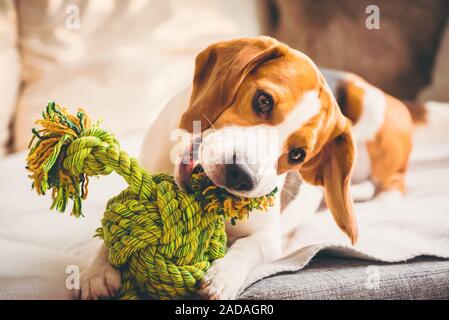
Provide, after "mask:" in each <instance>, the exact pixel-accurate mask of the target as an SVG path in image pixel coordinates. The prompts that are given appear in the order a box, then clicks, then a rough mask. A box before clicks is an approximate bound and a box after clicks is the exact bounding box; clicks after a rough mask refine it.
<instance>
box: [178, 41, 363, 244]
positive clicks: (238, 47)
mask: <svg viewBox="0 0 449 320" xmlns="http://www.w3.org/2000/svg"><path fill="white" fill-rule="evenodd" d="M180 128H182V129H185V130H187V131H188V132H191V133H192V132H194V131H195V129H196V128H197V130H196V131H200V132H202V134H203V135H202V140H201V142H199V140H198V141H197V142H198V143H194V144H193V145H196V146H197V147H198V149H197V148H196V147H192V146H190V147H189V148H190V150H189V151H191V150H192V149H194V150H198V153H197V154H198V155H199V157H200V163H201V164H202V166H203V168H204V170H205V172H206V174H207V175H208V176H209V177H210V178H211V179H212V180H213V181H214V183H216V184H217V185H220V186H222V187H225V188H226V189H227V190H229V191H230V192H232V193H234V194H237V195H242V196H248V197H256V196H260V195H263V194H266V193H268V192H269V191H271V190H273V189H274V188H275V186H276V184H277V176H278V175H281V174H283V173H286V172H288V171H298V172H299V173H300V175H301V177H302V178H303V179H304V180H305V181H306V182H309V183H311V184H314V185H320V186H323V187H324V190H325V195H326V201H327V204H328V206H329V208H330V210H331V211H332V214H333V216H334V218H335V220H336V222H337V224H338V225H339V226H340V228H341V229H342V230H343V231H344V232H345V233H346V234H347V235H348V236H349V238H350V239H351V240H352V242H355V241H356V239H357V225H356V222H355V218H354V215H353V211H352V199H351V195H350V193H349V182H350V176H351V171H352V165H353V161H354V143H353V138H352V134H351V128H350V121H349V120H348V119H346V118H345V117H344V116H343V115H342V113H341V112H340V109H339V107H338V105H337V103H336V101H335V99H334V97H333V95H332V93H331V91H330V89H329V87H328V86H327V84H326V81H325V79H324V77H323V76H322V75H321V73H320V72H319V70H318V68H317V67H316V65H315V64H314V63H313V62H312V61H311V60H310V59H309V58H308V57H307V56H306V55H304V54H302V53H300V52H298V51H296V50H293V49H291V48H289V47H288V46H286V45H284V44H282V43H280V42H278V41H276V40H275V39H273V38H270V37H257V38H244V39H237V40H232V41H226V42H219V43H216V44H213V45H211V46H209V47H208V48H206V49H205V50H204V51H202V52H201V53H200V54H199V55H198V56H197V58H196V68H195V75H194V79H193V89H192V94H191V98H190V105H189V108H188V110H187V111H186V112H185V113H184V114H183V116H182V119H181V122H180ZM190 158H191V157H190ZM190 173H191V165H189V162H188V161H187V162H185V161H184V162H183V161H180V162H179V163H178V164H177V167H176V172H175V176H176V177H177V180H178V183H180V184H181V185H183V186H184V187H185V186H186V184H188V176H189V174H190Z"/></svg>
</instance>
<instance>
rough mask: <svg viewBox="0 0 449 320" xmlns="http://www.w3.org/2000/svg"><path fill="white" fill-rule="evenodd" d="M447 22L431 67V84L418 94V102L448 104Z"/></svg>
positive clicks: (448, 45) (448, 48)
mask: <svg viewBox="0 0 449 320" xmlns="http://www.w3.org/2000/svg"><path fill="white" fill-rule="evenodd" d="M448 57H449V20H448V22H447V23H446V29H445V31H444V35H443V37H442V39H441V42H440V46H439V49H438V54H437V58H436V61H435V64H434V67H433V74H432V83H431V84H430V85H429V86H428V87H426V88H425V89H424V90H422V92H421V93H420V94H419V97H418V99H419V100H420V101H423V102H426V101H431V100H433V101H443V102H449V58H448Z"/></svg>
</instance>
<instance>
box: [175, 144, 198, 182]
mask: <svg viewBox="0 0 449 320" xmlns="http://www.w3.org/2000/svg"><path fill="white" fill-rule="evenodd" d="M195 166H196V164H195V161H194V160H193V155H192V153H191V152H186V153H185V154H184V155H183V157H182V163H181V165H180V166H179V175H180V177H181V180H182V185H183V186H184V188H185V189H186V190H190V189H191V180H192V172H193V169H195Z"/></svg>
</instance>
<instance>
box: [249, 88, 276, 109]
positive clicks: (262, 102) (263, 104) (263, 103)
mask: <svg viewBox="0 0 449 320" xmlns="http://www.w3.org/2000/svg"><path fill="white" fill-rule="evenodd" d="M273 106H274V102H273V98H272V97H271V96H270V95H269V94H268V93H265V92H257V93H256V95H255V96H254V101H253V107H254V110H255V111H256V112H257V113H269V112H271V110H272V109H273Z"/></svg>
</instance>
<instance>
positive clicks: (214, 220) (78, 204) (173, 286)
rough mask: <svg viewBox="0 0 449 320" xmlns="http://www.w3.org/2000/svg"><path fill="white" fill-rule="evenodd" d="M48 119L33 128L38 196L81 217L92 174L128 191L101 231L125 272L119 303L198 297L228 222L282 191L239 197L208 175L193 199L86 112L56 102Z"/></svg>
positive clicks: (112, 204)
mask: <svg viewBox="0 0 449 320" xmlns="http://www.w3.org/2000/svg"><path fill="white" fill-rule="evenodd" d="M42 116H43V119H41V120H38V121H37V122H36V123H37V124H38V125H40V126H41V127H42V129H40V130H39V131H38V130H35V129H33V134H34V136H33V138H32V139H31V142H30V147H29V148H30V151H29V154H28V157H27V169H28V170H29V171H30V172H31V175H30V178H31V179H32V180H33V185H32V186H33V188H34V189H36V192H37V193H38V194H40V195H41V194H45V193H46V192H47V191H49V190H51V191H52V199H53V204H52V206H51V208H52V209H53V208H55V209H57V210H58V211H60V212H64V211H65V210H66V208H67V205H68V203H69V201H72V202H73V207H72V213H71V214H72V215H74V216H76V217H79V216H81V215H82V200H83V199H85V198H86V196H87V193H88V192H87V185H88V181H89V180H88V177H89V176H98V175H107V174H110V173H111V172H113V171H115V172H116V173H118V174H119V175H120V176H122V177H123V178H124V179H125V181H126V182H127V183H128V185H129V186H128V188H127V189H125V190H124V191H122V192H121V193H120V194H119V195H117V196H115V197H114V198H112V199H110V200H109V201H108V203H107V206H106V211H105V213H104V216H103V219H102V221H101V224H102V227H100V228H98V229H97V232H96V236H98V237H101V238H102V239H103V240H104V242H105V244H106V247H107V248H108V250H109V255H108V258H109V261H110V262H111V264H113V265H114V266H116V267H117V268H119V269H120V270H121V273H122V288H121V291H120V293H119V295H118V297H117V298H121V299H138V298H148V297H152V298H159V299H171V298H177V297H183V296H185V295H186V294H188V293H192V292H195V291H196V290H197V289H198V284H199V280H201V279H202V277H203V276H204V273H205V271H206V270H207V269H208V268H209V266H210V262H211V261H212V260H214V259H218V258H221V257H223V255H224V254H225V252H226V241H227V240H226V234H225V229H224V228H225V227H224V223H225V220H227V219H231V220H232V221H234V220H238V219H243V218H245V217H247V216H248V214H249V212H250V211H251V210H254V209H258V210H266V209H267V208H268V207H269V206H271V205H272V204H273V199H274V193H275V192H276V190H274V191H273V192H271V193H270V194H268V195H266V196H263V197H260V198H254V199H253V198H252V199H249V198H239V197H236V196H234V195H231V194H230V193H228V192H226V191H225V190H223V189H221V188H218V187H217V186H214V185H213V184H212V182H211V181H210V180H209V179H208V178H207V176H206V175H205V174H204V173H203V172H202V171H201V170H199V171H198V172H197V173H195V174H193V175H192V187H193V190H194V192H193V193H186V192H184V191H182V190H180V189H178V187H177V186H176V184H175V182H174V180H173V177H172V176H170V175H167V174H164V173H159V174H153V175H150V174H149V173H148V172H146V171H145V169H143V168H142V167H141V166H140V165H139V163H138V161H137V160H136V159H134V158H130V157H129V156H128V154H127V153H126V152H124V151H123V150H121V149H120V145H119V142H118V141H117V139H116V138H115V137H114V136H113V135H112V134H110V133H109V132H107V131H105V130H103V129H101V128H100V127H99V126H98V123H97V124H92V123H91V121H90V120H89V117H88V116H87V115H86V113H85V112H84V111H83V110H79V111H78V113H77V115H76V116H74V115H71V114H69V113H68V112H67V111H66V110H65V109H64V108H62V107H60V106H58V105H56V104H55V103H54V102H50V103H49V104H48V106H47V108H46V110H45V111H44V112H43V113H42Z"/></svg>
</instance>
